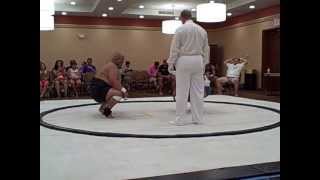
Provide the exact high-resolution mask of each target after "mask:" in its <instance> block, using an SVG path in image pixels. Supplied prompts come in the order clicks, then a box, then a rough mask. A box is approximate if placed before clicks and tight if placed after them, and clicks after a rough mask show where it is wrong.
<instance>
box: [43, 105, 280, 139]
mask: <svg viewBox="0 0 320 180" xmlns="http://www.w3.org/2000/svg"><path fill="white" fill-rule="evenodd" d="M148 102H174V101H171V100H162V101H159V100H157V101H123V102H121V103H148ZM205 103H216V104H232V105H240V106H249V107H255V108H260V109H265V110H269V111H272V112H275V113H278V114H280V110H278V109H274V108H270V107H265V106H260V105H253V104H243V103H233V102H223V101H205ZM98 104H99V103H90V104H80V105H72V106H65V107H59V108H54V109H51V110H47V111H44V112H41V113H40V125H41V126H43V127H46V128H49V129H53V130H57V131H64V132H70V133H76V134H84V135H91V136H105V137H119V138H153V139H163V138H199V137H212V136H230V135H241V134H249V133H255V132H261V131H266V130H270V129H274V128H277V127H280V121H279V122H276V123H274V124H271V125H266V126H262V127H257V128H252V129H244V130H237V131H224V132H213V133H198V134H174V135H147V134H126V133H112V132H95V131H87V130H82V129H73V128H67V127H62V126H57V125H54V124H50V123H47V122H45V121H44V120H43V117H44V116H46V115H48V114H50V113H52V112H55V111H59V110H64V109H70V108H76V107H83V106H92V105H98Z"/></svg>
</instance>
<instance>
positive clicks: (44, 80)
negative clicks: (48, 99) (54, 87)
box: [40, 61, 49, 98]
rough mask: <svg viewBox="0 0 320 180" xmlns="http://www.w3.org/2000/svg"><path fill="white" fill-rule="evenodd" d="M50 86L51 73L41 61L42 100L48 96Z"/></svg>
mask: <svg viewBox="0 0 320 180" xmlns="http://www.w3.org/2000/svg"><path fill="white" fill-rule="evenodd" d="M48 86H49V72H48V71H47V67H46V65H45V64H44V63H43V62H41V61H40V98H43V96H44V95H45V94H46V92H47V89H48Z"/></svg>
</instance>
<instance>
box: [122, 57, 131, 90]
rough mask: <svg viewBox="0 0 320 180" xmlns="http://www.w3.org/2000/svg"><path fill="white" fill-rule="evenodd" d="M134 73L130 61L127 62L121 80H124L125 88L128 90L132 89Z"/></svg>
mask: <svg viewBox="0 0 320 180" xmlns="http://www.w3.org/2000/svg"><path fill="white" fill-rule="evenodd" d="M132 71H133V70H132V69H131V67H130V61H126V62H125V65H124V67H123V68H122V70H121V80H122V84H123V86H124V87H125V88H127V89H128V90H129V89H130V82H131V79H132V77H131V75H132Z"/></svg>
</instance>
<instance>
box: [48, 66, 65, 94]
mask: <svg viewBox="0 0 320 180" xmlns="http://www.w3.org/2000/svg"><path fill="white" fill-rule="evenodd" d="M52 73H53V76H54V84H55V88H56V91H57V95H58V98H60V97H61V94H60V90H63V91H64V95H65V97H66V96H67V95H68V92H67V91H68V85H67V82H68V81H67V80H68V79H67V77H66V73H65V69H64V65H63V61H62V60H57V61H56V62H55V65H54V67H53V70H52ZM61 85H62V86H63V89H61Z"/></svg>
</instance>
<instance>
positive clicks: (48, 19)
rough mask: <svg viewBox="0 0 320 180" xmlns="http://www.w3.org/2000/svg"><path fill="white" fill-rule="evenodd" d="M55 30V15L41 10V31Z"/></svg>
mask: <svg viewBox="0 0 320 180" xmlns="http://www.w3.org/2000/svg"><path fill="white" fill-rule="evenodd" d="M52 30H54V17H53V15H50V14H48V13H47V12H45V11H40V31H52Z"/></svg>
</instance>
